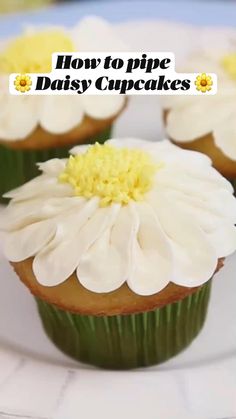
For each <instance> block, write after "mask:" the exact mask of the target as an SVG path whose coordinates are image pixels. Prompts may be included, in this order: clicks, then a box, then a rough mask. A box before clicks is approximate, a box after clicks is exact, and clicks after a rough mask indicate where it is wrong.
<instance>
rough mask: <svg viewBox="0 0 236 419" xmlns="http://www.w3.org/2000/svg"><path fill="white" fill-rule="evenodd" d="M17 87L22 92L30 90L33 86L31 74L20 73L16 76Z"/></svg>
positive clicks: (15, 83)
mask: <svg viewBox="0 0 236 419" xmlns="http://www.w3.org/2000/svg"><path fill="white" fill-rule="evenodd" d="M14 85H15V89H16V90H18V91H19V92H21V93H25V92H28V91H29V90H30V89H31V86H32V80H31V77H30V76H27V74H20V75H19V76H16V78H15V81H14Z"/></svg>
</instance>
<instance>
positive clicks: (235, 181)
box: [230, 179, 236, 196]
mask: <svg viewBox="0 0 236 419" xmlns="http://www.w3.org/2000/svg"><path fill="white" fill-rule="evenodd" d="M230 183H231V185H232V186H233V188H234V196H236V179H230Z"/></svg>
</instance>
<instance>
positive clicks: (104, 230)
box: [0, 139, 236, 295]
mask: <svg viewBox="0 0 236 419" xmlns="http://www.w3.org/2000/svg"><path fill="white" fill-rule="evenodd" d="M108 143H110V144H112V145H114V146H116V147H124V144H125V147H127V148H137V149H142V150H145V151H146V152H148V153H150V155H151V156H152V159H153V160H154V161H155V162H157V163H162V166H161V167H160V168H159V169H158V170H157V172H156V174H155V179H154V184H153V187H152V189H151V191H149V192H148V193H146V194H145V195H144V200H143V201H133V200H132V201H130V202H129V203H128V205H126V206H121V204H112V205H110V206H107V207H104V208H103V207H100V206H99V198H98V197H93V198H91V199H85V198H83V197H78V196H74V190H73V187H72V186H71V185H70V184H67V183H65V184H62V183H59V182H58V176H59V174H60V173H61V172H62V171H63V169H64V167H65V164H66V161H67V159H64V160H59V159H52V160H49V161H48V162H46V163H42V164H40V169H41V170H42V174H41V175H40V176H38V177H37V178H35V179H33V180H32V181H30V182H28V183H26V184H25V185H23V186H21V187H20V188H18V189H16V190H13V191H11V192H9V193H7V194H6V196H7V197H9V198H12V200H11V202H10V204H9V205H8V207H7V208H6V209H5V212H4V213H3V216H2V218H1V225H0V228H1V230H4V231H5V236H6V237H5V240H6V242H5V254H6V256H7V258H8V259H9V260H10V261H13V262H18V261H22V260H24V259H27V258H29V257H33V258H34V259H33V271H34V274H35V276H36V279H37V281H38V282H39V283H40V284H42V285H44V286H54V285H57V284H60V283H62V282H64V281H66V279H67V278H68V277H69V276H70V275H71V274H72V273H73V272H76V275H77V278H78V281H80V282H81V284H83V286H84V287H86V288H87V289H89V290H91V291H94V292H98V293H101V292H110V291H113V290H115V289H117V288H119V287H120V286H121V285H122V284H123V283H124V282H127V284H128V286H129V287H130V288H131V290H132V291H133V292H135V293H137V294H140V295H150V294H154V293H157V292H159V291H160V290H162V289H163V288H164V287H165V286H166V285H167V284H168V283H169V282H173V283H175V284H179V285H182V286H186V287H194V286H198V285H201V284H203V283H204V282H206V281H207V280H208V279H209V278H210V277H211V276H212V275H213V273H214V271H215V269H216V266H217V261H218V258H220V257H224V256H227V255H229V254H230V253H232V252H233V251H234V250H235V249H236V228H235V226H234V224H235V223H236V199H235V198H234V197H233V194H232V193H233V189H232V187H231V185H230V183H229V182H228V181H227V180H226V179H224V178H223V177H222V176H221V175H220V174H219V173H218V172H217V171H216V170H215V169H214V168H212V166H211V161H210V159H209V158H208V157H206V156H205V155H203V154H201V153H197V152H191V151H186V150H182V149H179V148H178V147H176V146H174V145H173V144H171V143H170V142H169V141H167V140H165V141H162V142H157V143H153V142H148V141H143V140H136V139H125V141H124V140H110V141H109V142H108ZM87 147H88V146H77V147H75V148H74V149H73V150H72V153H74V154H76V153H83V152H84V151H85V150H86V149H87Z"/></svg>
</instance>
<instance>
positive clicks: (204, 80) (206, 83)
mask: <svg viewBox="0 0 236 419" xmlns="http://www.w3.org/2000/svg"><path fill="white" fill-rule="evenodd" d="M195 85H196V89H197V90H199V91H200V92H202V93H206V92H209V90H211V86H212V85H213V81H212V78H211V76H208V75H207V74H206V73H202V74H199V76H197V78H196V80H195Z"/></svg>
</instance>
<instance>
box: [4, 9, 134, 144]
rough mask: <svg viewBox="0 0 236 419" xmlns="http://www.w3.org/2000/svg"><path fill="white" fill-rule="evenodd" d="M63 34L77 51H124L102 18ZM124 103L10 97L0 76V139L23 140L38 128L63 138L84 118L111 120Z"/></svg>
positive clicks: (90, 19)
mask: <svg viewBox="0 0 236 419" xmlns="http://www.w3.org/2000/svg"><path fill="white" fill-rule="evenodd" d="M41 29H42V28H41ZM34 30H35V31H37V28H34ZM64 30H65V31H66V32H67V35H69V36H71V38H72V40H73V43H74V45H75V47H76V49H78V51H84V52H86V51H102V52H105V51H109V52H112V51H123V50H125V49H126V47H125V46H124V44H123V43H122V42H121V41H120V39H119V37H118V36H117V35H116V32H115V29H114V28H113V27H112V26H111V25H110V24H108V23H107V22H106V21H104V20H103V19H101V18H96V17H88V18H85V19H83V20H82V21H81V22H80V23H79V24H78V25H76V26H75V27H74V28H72V29H71V30H66V29H64ZM32 32H33V29H32V28H31V33H32ZM124 101H125V98H124V97H123V96H96V97H94V96H88V97H87V96H82V95H75V96H24V95H21V96H12V95H10V93H9V92H8V80H7V77H6V76H3V75H1V74H0V139H1V140H4V141H16V140H22V139H24V138H25V137H27V136H28V135H29V134H30V133H32V132H33V131H34V129H35V128H36V127H37V126H38V125H40V126H41V127H43V128H44V129H45V130H46V131H48V132H50V133H52V134H64V133H66V132H68V131H70V130H72V129H73V128H75V127H76V126H78V125H79V124H80V123H81V122H82V120H83V118H84V116H85V114H86V115H89V116H90V117H92V118H96V119H106V118H109V117H112V116H113V115H115V114H116V113H118V112H119V111H120V110H121V108H122V107H123V106H124Z"/></svg>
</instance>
